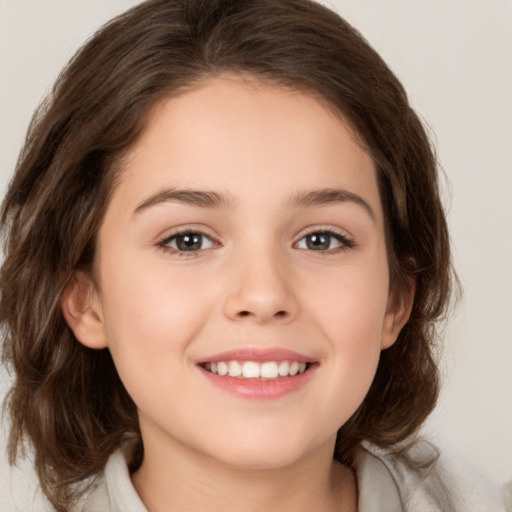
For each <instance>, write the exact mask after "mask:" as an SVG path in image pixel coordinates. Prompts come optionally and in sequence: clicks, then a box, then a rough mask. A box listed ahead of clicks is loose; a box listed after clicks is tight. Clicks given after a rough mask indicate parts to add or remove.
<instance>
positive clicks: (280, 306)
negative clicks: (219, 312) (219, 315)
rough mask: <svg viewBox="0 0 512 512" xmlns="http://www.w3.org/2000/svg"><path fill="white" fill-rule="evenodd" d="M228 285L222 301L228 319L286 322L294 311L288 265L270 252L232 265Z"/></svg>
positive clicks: (295, 307) (293, 298)
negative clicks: (225, 295)
mask: <svg viewBox="0 0 512 512" xmlns="http://www.w3.org/2000/svg"><path fill="white" fill-rule="evenodd" d="M230 274H231V276H232V278H231V286H230V291H229V293H228V295H227V297H226V300H225V303H224V312H225V315H226V316H227V317H228V318H229V319H230V320H236V321H242V320H243V321H249V322H251V321H252V322H254V323H257V324H265V323H269V322H289V321H291V320H292V319H294V318H295V317H296V315H297V312H298V302H297V300H296V296H295V294H294V292H293V289H292V282H293V279H292V275H291V274H292V273H291V270H290V267H289V266H286V265H285V264H284V262H282V261H279V258H278V257H277V256H275V255H272V254H258V255H255V254H252V255H246V256H245V257H243V256H242V257H241V258H240V261H239V262H238V263H235V264H233V265H232V269H231V272H230Z"/></svg>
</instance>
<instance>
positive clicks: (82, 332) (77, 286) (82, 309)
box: [61, 272, 107, 349]
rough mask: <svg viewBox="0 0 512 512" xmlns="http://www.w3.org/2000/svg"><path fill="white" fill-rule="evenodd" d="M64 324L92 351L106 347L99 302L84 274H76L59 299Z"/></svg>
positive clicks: (94, 289)
mask: <svg viewBox="0 0 512 512" xmlns="http://www.w3.org/2000/svg"><path fill="white" fill-rule="evenodd" d="M61 309H62V314H63V315H64V318H65V319H66V323H67V324H68V326H69V328H70V329H71V330H72V331H73V333H74V335H75V337H76V339H77V340H78V341H79V342H80V343H82V344H83V345H85V346H86V347H89V348H92V349H102V348H105V347H106V346H107V340H106V336H105V330H104V325H103V317H102V311H101V305H100V301H99V298H98V295H97V292H96V288H95V285H94V283H93V281H92V279H91V278H90V276H88V275H87V274H86V273H85V272H76V273H75V274H74V275H73V277H72V278H71V280H70V282H69V283H68V285H67V286H66V289H65V290H64V293H63V294H62V298H61Z"/></svg>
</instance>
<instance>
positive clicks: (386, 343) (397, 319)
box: [380, 278, 416, 350]
mask: <svg viewBox="0 0 512 512" xmlns="http://www.w3.org/2000/svg"><path fill="white" fill-rule="evenodd" d="M415 292H416V281H415V280H414V279H412V278H411V279H409V290H408V292H407V294H406V295H405V296H399V294H398V293H396V292H390V294H389V298H388V305H387V310H386V316H385V317H384V324H383V326H382V339H381V345H380V348H381V350H385V349H387V348H389V347H391V345H393V344H394V343H395V341H396V340H397V338H398V335H399V334H400V331H401V330H402V328H403V326H404V325H405V324H406V323H407V321H408V320H409V317H410V316H411V311H412V306H413V304H414V295H415Z"/></svg>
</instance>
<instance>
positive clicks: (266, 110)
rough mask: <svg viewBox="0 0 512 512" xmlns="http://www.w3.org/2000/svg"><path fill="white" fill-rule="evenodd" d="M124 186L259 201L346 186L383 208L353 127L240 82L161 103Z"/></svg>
mask: <svg viewBox="0 0 512 512" xmlns="http://www.w3.org/2000/svg"><path fill="white" fill-rule="evenodd" d="M123 184H124V185H123ZM128 185H129V187H128ZM123 186H124V188H127V187H128V188H130V189H131V192H132V193H133V194H135V195H137V196H140V194H141V193H143V192H150V191H153V192H154V191H155V190H157V189H158V188H162V187H181V188H183V187H185V188H186V187H191V188H194V189H196V188H200V189H215V190H219V191H222V190H228V189H229V191H230V193H232V194H233V195H241V196H244V194H245V195H247V196H251V195H252V196H254V198H256V197H260V198H261V196H258V194H256V191H257V190H260V189H262V188H266V190H267V198H269V199H270V198H271V196H272V195H273V193H274V192H275V193H284V192H293V191H296V192H301V191H303V190H306V189H311V188H313V187H315V188H319V187H323V188H333V187H343V188H346V189H348V190H349V191H352V192H354V193H357V194H359V195H364V196H366V197H368V199H369V201H370V202H373V203H374V204H373V206H375V208H376V209H379V204H378V203H379V199H378V190H377V184H376V177H375V166H374V164H373V161H372V159H371V158H370V157H369V156H368V154H367V153H366V152H365V151H364V149H363V148H362V146H361V144H360V143H359V141H358V139H357V136H356V134H355V132H354V130H353V129H352V128H351V126H350V125H349V123H347V122H345V121H344V120H343V118H342V117H341V116H340V115H337V114H336V113H335V112H334V109H331V108H329V107H328V106H326V105H325V104H324V103H321V102H320V101H319V100H318V99H315V98H314V97H313V96H311V95H308V94H306V93H304V92H300V91H297V90H290V89H287V88H284V87H277V86H271V85H266V84H262V83H261V82H255V81H254V80H245V79H242V78H240V77H222V78H211V79H208V80H205V81H204V82H202V83H201V84H200V85H198V86H197V87H195V88H194V89H192V90H189V91H187V92H185V93H183V94H181V95H179V96H175V97H172V98H166V99H164V100H162V101H161V102H160V103H159V104H157V105H156V107H155V108H154V110H153V111H152V113H151V115H150V116H149V118H148V122H147V125H146V127H145V130H144V131H143V133H142V135H141V137H140V138H139V139H138V140H137V142H136V143H135V144H134V146H133V147H132V148H131V150H130V151H129V152H128V154H127V155H126V158H125V159H124V162H123V176H122V179H121V184H120V187H119V188H121V189H122V188H123ZM126 192H128V191H126ZM133 194H132V195H133ZM126 199H128V198H126ZM131 200H132V201H133V198H131Z"/></svg>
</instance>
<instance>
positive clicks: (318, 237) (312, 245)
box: [296, 231, 353, 251]
mask: <svg viewBox="0 0 512 512" xmlns="http://www.w3.org/2000/svg"><path fill="white" fill-rule="evenodd" d="M296 246H297V248H298V249H308V250H310V251H331V250H333V249H339V248H342V247H347V248H350V247H352V246H353V244H352V242H351V241H350V240H348V239H347V238H346V237H344V236H342V235H339V234H338V233H333V232H330V231H315V232H314V233H309V234H307V235H306V236H304V237H302V238H301V239H300V240H299V241H298V242H297V245H296Z"/></svg>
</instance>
